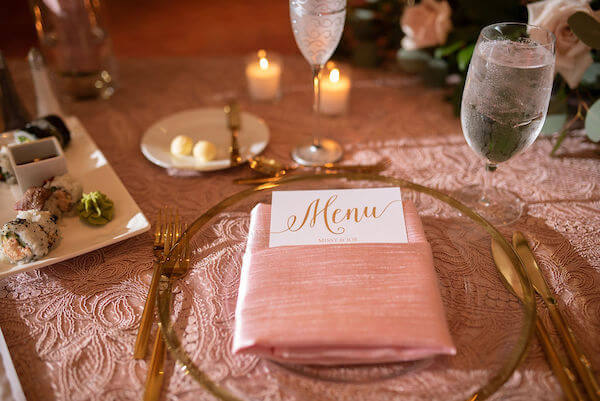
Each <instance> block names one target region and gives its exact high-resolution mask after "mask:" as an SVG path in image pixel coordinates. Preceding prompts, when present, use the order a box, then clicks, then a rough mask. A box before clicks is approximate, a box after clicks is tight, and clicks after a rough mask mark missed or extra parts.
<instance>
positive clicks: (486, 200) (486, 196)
mask: <svg viewBox="0 0 600 401" xmlns="http://www.w3.org/2000/svg"><path fill="white" fill-rule="evenodd" d="M497 168H498V165H497V164H495V163H489V162H488V163H485V173H484V175H483V193H482V194H481V199H479V202H480V203H481V204H483V205H484V206H489V205H490V204H491V203H492V201H491V200H490V190H491V189H492V187H493V185H494V184H493V183H492V178H493V177H492V174H494V171H496V169H497Z"/></svg>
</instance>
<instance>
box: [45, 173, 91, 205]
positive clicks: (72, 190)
mask: <svg viewBox="0 0 600 401" xmlns="http://www.w3.org/2000/svg"><path fill="white" fill-rule="evenodd" d="M44 188H47V189H49V190H50V191H52V195H50V198H48V200H47V201H46V205H48V206H47V209H46V210H49V209H50V208H53V209H59V210H60V211H61V212H63V213H65V212H68V211H69V210H71V209H72V208H73V206H74V205H75V204H76V203H77V202H79V200H80V199H81V195H82V194H83V187H82V186H81V184H80V183H78V182H77V181H75V180H74V179H73V178H72V177H71V176H70V175H68V174H65V175H60V176H58V177H54V178H52V179H51V180H49V181H47V182H46V183H45V184H44Z"/></svg>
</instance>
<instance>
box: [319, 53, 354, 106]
mask: <svg viewBox="0 0 600 401" xmlns="http://www.w3.org/2000/svg"><path fill="white" fill-rule="evenodd" d="M327 67H329V68H328V69H326V70H325V71H324V72H325V74H327V72H328V74H327V75H326V77H325V78H322V79H321V107H320V110H321V113H322V114H328V115H332V116H333V115H339V114H343V113H345V112H346V108H347V107H348V98H349V95H350V86H351V84H350V78H349V76H346V75H342V73H341V72H340V68H338V67H337V66H335V65H333V64H329V63H328V66H327Z"/></svg>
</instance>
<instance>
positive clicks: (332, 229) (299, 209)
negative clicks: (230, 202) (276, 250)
mask: <svg viewBox="0 0 600 401" xmlns="http://www.w3.org/2000/svg"><path fill="white" fill-rule="evenodd" d="M406 242H408V240H407V237H406V223H405V221H404V210H403V208H402V194H401V192H400V188H361V189H326V190H316V191H276V192H273V198H272V202H271V227H270V236H269V247H271V248H273V247H278V246H290V245H331V244H338V245H339V244H360V243H389V244H398V243H406Z"/></svg>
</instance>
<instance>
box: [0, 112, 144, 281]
mask: <svg viewBox="0 0 600 401" xmlns="http://www.w3.org/2000/svg"><path fill="white" fill-rule="evenodd" d="M65 123H66V124H67V126H68V127H69V129H70V130H71V138H72V139H71V143H70V145H69V147H67V148H66V149H65V151H64V155H65V158H66V159H67V167H68V169H69V174H71V175H72V176H73V177H74V178H75V179H76V180H78V181H79V182H81V183H82V185H83V191H84V192H90V191H101V192H103V193H105V194H106V195H107V196H108V197H109V198H111V199H112V200H113V201H114V203H115V215H114V218H113V220H112V221H110V222H109V223H108V224H106V225H104V226H100V227H92V226H88V225H87V224H84V223H82V222H81V221H80V220H79V217H76V216H75V217H63V218H62V219H61V220H60V222H59V225H60V230H61V233H62V237H63V238H62V240H61V241H60V243H59V244H58V246H57V247H56V248H55V249H53V250H51V251H50V253H49V254H48V255H47V256H46V257H44V258H43V259H41V260H36V261H34V262H31V263H24V264H10V263H0V278H3V277H6V276H10V275H13V274H17V273H21V272H25V271H29V270H33V269H38V268H40V267H44V266H48V265H51V264H54V263H58V262H61V261H63V260H66V259H70V258H73V257H75V256H78V255H82V254H84V253H87V252H91V251H93V250H96V249H99V248H102V247H105V246H107V245H111V244H114V243H117V242H119V241H123V240H125V239H127V238H130V237H134V236H136V235H138V234H141V233H143V232H145V231H148V230H149V229H150V224H149V223H148V220H146V217H145V216H144V214H143V213H142V211H141V210H140V208H139V207H138V205H137V204H136V203H135V201H134V200H133V198H132V197H131V195H129V193H128V192H127V189H125V186H123V183H122V182H121V180H120V179H119V177H118V176H117V175H116V174H115V172H114V170H113V169H112V167H111V166H110V165H109V164H108V162H107V161H106V159H105V158H104V155H103V154H102V152H101V151H100V150H99V149H98V147H97V146H96V144H95V143H94V141H93V140H92V138H90V136H89V135H88V133H87V132H86V130H85V128H84V127H83V126H82V125H81V123H80V122H79V120H78V119H77V118H75V117H69V118H67V119H65ZM20 196H21V193H20V191H19V187H18V186H17V185H8V184H5V183H0V224H4V223H5V222H7V221H9V220H12V219H14V218H15V216H16V212H15V211H14V209H13V206H14V203H15V201H16V200H17V199H18V198H19V197H20Z"/></svg>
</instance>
